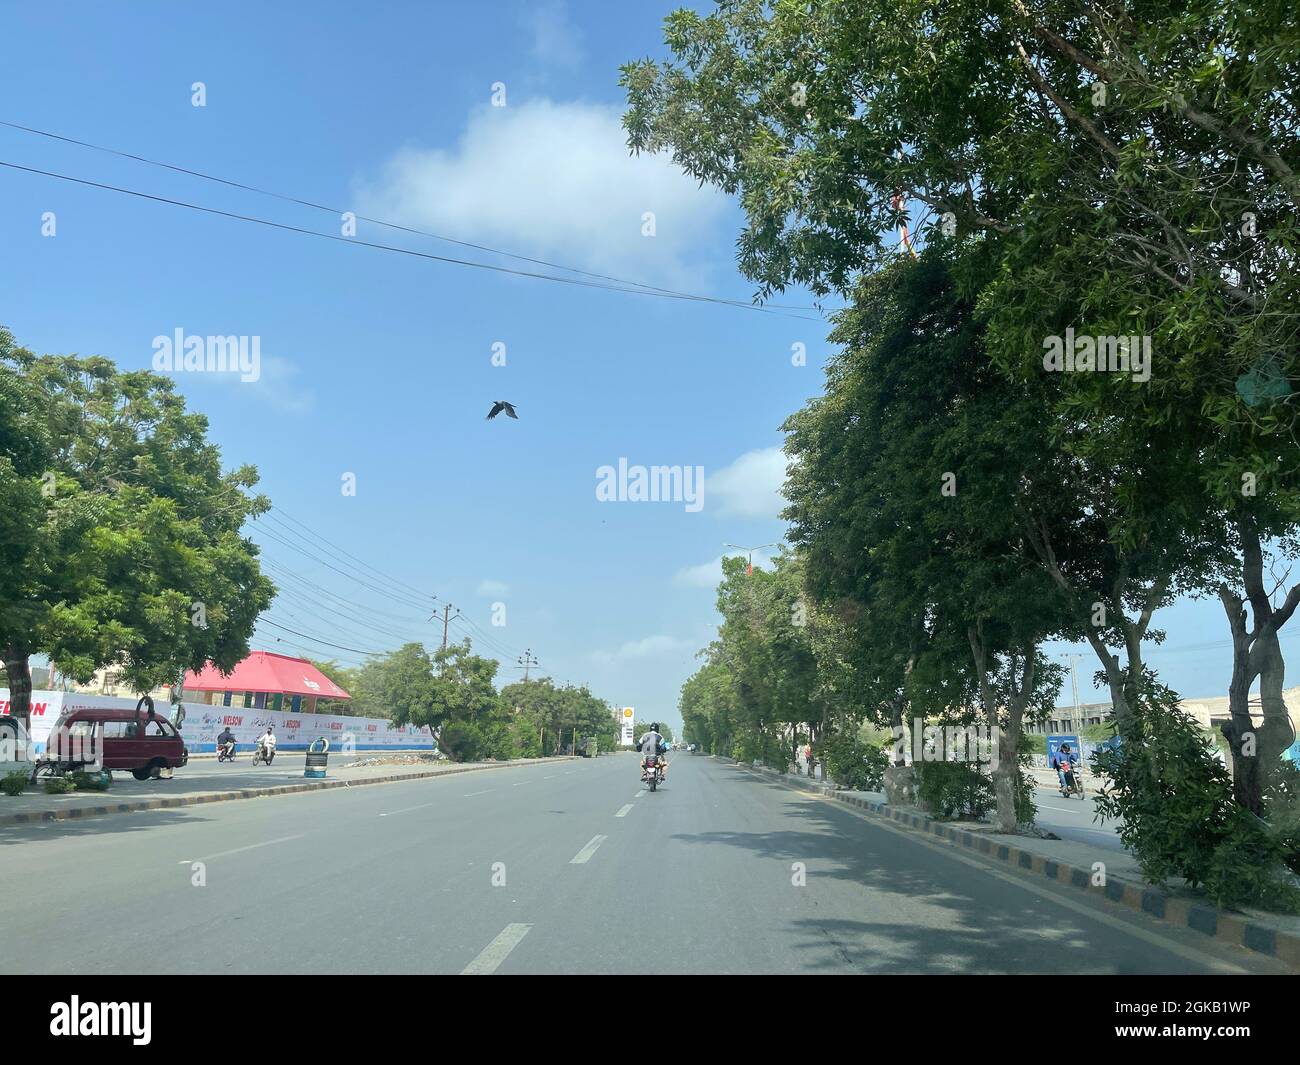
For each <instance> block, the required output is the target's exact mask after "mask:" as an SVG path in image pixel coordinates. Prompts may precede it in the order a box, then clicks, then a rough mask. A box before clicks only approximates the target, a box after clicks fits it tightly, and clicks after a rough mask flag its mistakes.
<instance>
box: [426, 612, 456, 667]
mask: <svg viewBox="0 0 1300 1065" xmlns="http://www.w3.org/2000/svg"><path fill="white" fill-rule="evenodd" d="M451 611H452V604H451V603H447V604H446V605H445V606H444V607H443V608H442V649H443V650H444V651H445V650H447V626H448V625H450V624H451ZM437 616H438V614H437V612H436V611H435V612H434V614H433V616H432V617H430V618H429V620H430V621H432V620H433V619H434V618H436V617H437ZM456 616H457V617H460V611H459V610H457V611H456ZM442 668H443V670H446V668H447V664H446V663H445V662H444V663H443V666H442Z"/></svg>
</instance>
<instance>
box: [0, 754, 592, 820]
mask: <svg viewBox="0 0 1300 1065" xmlns="http://www.w3.org/2000/svg"><path fill="white" fill-rule="evenodd" d="M573 760H574V759H573V758H572V757H570V756H567V755H566V756H563V757H560V758H535V759H529V760H528V761H518V762H498V763H497V764H495V765H491V764H489V765H467V766H458V767H456V768H453V769H435V770H430V771H428V772H421V773H392V774H386V775H384V776H381V777H366V778H364V779H361V780H338V779H333V780H316V781H312V782H310V783H303V784H276V785H272V786H270V787H263V788H239V789H237V790H235V791H203V792H198V793H197V794H194V795H175V796H171V797H168V798H157V799H134V800H132V801H130V802H118V803H107V804H100V805H97V806H70V807H68V808H66V809H62V810H32V811H28V812H25V813H12V814H0V828H3V827H5V826H8V825H40V824H48V823H50V822H52V821H77V820H84V819H85V818H88V817H104V816H106V815H108V814H134V813H142V812H145V811H149V810H170V809H174V808H176V807H178V806H197V805H199V804H200V803H205V802H230V801H232V800H234V799H261V798H264V797H266V796H268V795H295V794H298V793H299V792H306V791H324V790H325V789H327V788H358V787H361V786H362V785H364V784H393V783H396V782H397V781H400V780H429V779H431V778H433V777H451V776H456V775H457V774H459V773H475V772H480V771H482V770H485V769H515V768H518V767H520V766H528V765H544V764H546V763H548V762H570V761H573Z"/></svg>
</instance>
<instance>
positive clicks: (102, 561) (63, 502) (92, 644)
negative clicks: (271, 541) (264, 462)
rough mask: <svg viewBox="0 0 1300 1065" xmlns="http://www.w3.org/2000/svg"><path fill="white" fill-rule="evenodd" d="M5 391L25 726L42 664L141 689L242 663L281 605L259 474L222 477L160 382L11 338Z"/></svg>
mask: <svg viewBox="0 0 1300 1065" xmlns="http://www.w3.org/2000/svg"><path fill="white" fill-rule="evenodd" d="M0 382H3V383H0V395H2V396H3V397H4V398H5V400H6V402H5V403H4V404H3V406H4V408H5V411H6V413H5V414H4V415H0V447H3V449H4V453H3V454H2V455H0V499H3V500H4V501H6V502H8V503H9V504H11V505H12V507H13V510H12V512H11V513H7V514H6V518H5V520H6V521H7V522H16V523H18V524H17V525H15V527H14V528H13V536H12V537H10V536H6V537H5V540H4V542H5V548H4V551H5V562H6V565H5V566H4V567H3V569H4V575H3V576H2V577H0V650H3V654H4V660H5V669H6V673H7V675H8V678H9V683H10V687H11V700H12V704H13V705H12V712H13V714H14V715H15V716H16V717H19V718H22V719H23V721H24V724H26V722H27V718H28V715H29V702H30V692H31V673H30V658H31V656H32V655H33V654H45V655H48V656H49V657H50V658H51V659H52V660H53V661H56V662H57V663H58V665H59V668H60V670H61V671H62V672H64V673H67V674H70V675H71V676H74V677H76V678H77V679H79V680H82V681H87V680H89V679H90V677H91V675H92V674H93V672H94V671H95V670H96V669H97V668H99V667H101V666H104V665H108V664H110V663H116V664H118V665H120V666H121V668H122V671H123V675H124V677H125V678H126V680H127V681H128V682H129V683H131V684H133V685H134V686H135V687H136V688H137V689H139V690H142V691H143V690H148V689H150V688H152V687H155V686H157V685H161V684H168V683H174V682H176V681H177V680H178V678H179V676H180V674H181V673H182V672H183V671H184V670H187V669H193V670H198V669H201V668H202V667H203V665H204V664H205V662H207V661H212V662H214V663H215V664H216V665H217V666H218V668H221V669H225V670H229V669H231V668H233V667H234V665H235V664H236V663H237V662H239V661H240V660H241V659H243V658H245V657H246V656H247V654H248V649H249V648H248V640H249V637H250V635H251V633H252V630H253V626H254V623H255V621H256V618H257V616H258V615H259V614H260V613H261V612H262V611H263V610H265V609H266V608H267V607H268V606H269V605H270V602H271V598H272V595H273V594H274V586H273V585H272V584H271V582H270V581H269V580H268V579H267V578H266V577H264V576H263V575H262V573H261V571H260V569H259V567H258V563H257V548H256V547H255V545H253V544H252V542H251V541H249V540H248V539H246V538H244V537H242V536H241V535H240V529H241V527H242V526H243V524H244V522H245V520H246V519H248V518H249V517H251V516H253V515H255V514H258V513H261V512H262V511H263V510H265V509H266V507H267V506H268V505H269V504H268V503H267V501H266V499H265V498H264V497H261V496H254V495H250V494H248V490H249V489H251V488H252V487H253V486H254V485H255V484H256V483H257V474H256V471H255V470H254V469H253V468H252V467H251V466H245V467H241V468H240V469H237V470H234V471H231V472H228V473H223V472H222V470H221V462H220V452H219V451H218V449H217V447H216V446H215V445H213V444H211V443H209V442H208V440H207V420H206V419H205V418H204V417H203V416H202V415H199V414H194V413H192V412H189V411H187V410H186V409H185V403H184V400H183V399H182V398H181V397H180V396H178V395H176V394H175V392H174V390H173V385H172V382H171V381H170V380H168V379H166V378H162V377H159V376H157V375H155V374H152V373H148V372H143V371H137V372H122V371H119V370H118V369H117V368H116V367H115V366H114V365H113V363H112V362H110V361H109V360H107V359H103V358H89V359H80V358H74V357H68V356H58V357H56V356H44V357H37V356H35V355H33V354H32V353H31V352H29V351H26V350H25V349H22V348H19V347H17V346H16V345H15V344H14V342H13V338H12V336H11V335H10V334H9V333H7V332H3V331H0ZM5 509H6V511H8V510H9V508H8V507H6V508H5ZM11 515H12V516H11Z"/></svg>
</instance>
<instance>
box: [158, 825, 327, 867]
mask: <svg viewBox="0 0 1300 1065" xmlns="http://www.w3.org/2000/svg"><path fill="white" fill-rule="evenodd" d="M304 835H306V833H305V832H299V833H298V834H297V835H296V836H281V837H280V838H279V839H268V840H267V841H266V842H265V843H250V844H249V845H248V846H247V847H236V848H235V849H234V850H229V851H218V852H217V853H216V854H207V855H204V856H203V857H202V858H182V859H181V860H180V861H179V862H177V863H176V864H177V865H189V863H190V862H210V861H212V859H213V858H224V857H225V856H226V855H227V854H239V853H240V852H241V851H255V850H257V848H258V847H270V846H273V845H274V844H276V843H288V842H289V840H291V839H302V837H303V836H304Z"/></svg>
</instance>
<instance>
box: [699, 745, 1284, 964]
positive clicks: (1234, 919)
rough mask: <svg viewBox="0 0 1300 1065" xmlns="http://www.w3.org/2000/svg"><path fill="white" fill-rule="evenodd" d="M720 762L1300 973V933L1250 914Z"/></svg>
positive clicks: (830, 790) (924, 817)
mask: <svg viewBox="0 0 1300 1065" xmlns="http://www.w3.org/2000/svg"><path fill="white" fill-rule="evenodd" d="M714 757H717V758H718V760H719V761H724V762H730V763H731V764H733V765H737V766H739V767H740V768H741V769H745V770H747V771H749V772H751V773H755V774H757V775H759V776H764V777H768V778H770V779H772V780H774V781H776V782H777V783H779V784H783V785H785V786H786V787H797V788H801V789H802V790H805V791H808V790H812V791H817V792H820V793H821V794H824V795H826V796H828V797H829V798H832V799H834V800H835V801H836V802H842V803H845V804H847V805H849V806H855V807H858V808H859V809H862V810H865V811H867V812H868V813H870V814H873V815H874V816H876V817H881V818H885V819H887V820H890V821H894V822H897V823H898V824H900V825H902V826H904V827H906V828H908V829H912V830H915V831H917V832H918V833H922V834H925V835H930V836H934V837H937V838H938V839H941V840H944V841H945V842H948V843H951V844H953V845H954V846H959V847H964V848H966V849H967V850H973V851H978V852H979V853H980V854H983V855H985V856H986V857H989V858H995V859H997V860H998V861H1000V862H1004V863H1005V864H1007V865H1008V866H1010V867H1011V868H1013V869H1015V870H1016V871H1017V872H1023V873H1028V874H1029V875H1030V876H1041V877H1044V878H1045V879H1047V880H1053V881H1055V882H1056V883H1058V884H1067V885H1069V886H1070V887H1073V888H1078V889H1079V890H1081V891H1086V892H1089V893H1090V894H1093V895H1097V896H1100V897H1102V898H1104V899H1106V900H1107V901H1108V902H1114V903H1118V904H1120V905H1122V906H1127V907H1128V908H1129V909H1131V910H1141V911H1142V912H1143V913H1145V914H1146V915H1147V916H1149V917H1154V918H1155V919H1156V920H1159V921H1166V922H1168V923H1169V924H1173V925H1176V926H1178V927H1180V928H1190V929H1191V930H1192V931H1194V932H1200V933H1201V934H1202V935H1205V936H1209V937H1210V938H1211V939H1216V940H1218V941H1219V942H1221V943H1231V944H1232V945H1234V946H1238V947H1244V948H1245V949H1246V950H1250V951H1254V952H1255V953H1257V954H1263V955H1265V956H1267V957H1270V958H1275V959H1276V960H1278V961H1280V962H1281V963H1282V964H1283V965H1286V966H1287V967H1289V968H1292V969H1296V970H1298V971H1300V935H1295V934H1293V933H1291V932H1286V931H1283V930H1280V929H1277V928H1270V927H1269V926H1268V925H1264V924H1260V923H1258V922H1257V921H1254V920H1252V919H1251V918H1250V917H1249V916H1247V915H1246V914H1241V913H1233V912H1231V911H1229V910H1221V909H1219V908H1217V907H1215V906H1212V905H1209V904H1208V903H1198V902H1195V901H1194V900H1192V899H1177V898H1173V897H1172V896H1170V895H1167V894H1166V893H1165V892H1163V891H1161V890H1160V889H1158V888H1154V887H1151V886H1150V885H1148V884H1142V883H1134V882H1133V881H1131V880H1124V879H1122V878H1120V877H1116V876H1110V875H1107V876H1106V883H1105V884H1104V885H1097V884H1094V883H1093V882H1092V877H1093V873H1092V870H1091V869H1090V868H1088V869H1080V868H1078V867H1077V866H1073V865H1068V864H1066V863H1065V862H1058V861H1054V860H1053V859H1051V858H1045V857H1044V856H1043V855H1041V854H1036V853H1034V852H1033V851H1027V850H1022V849H1021V848H1019V847H1013V846H1011V845H1009V844H1006V843H997V842H994V841H993V840H991V839H989V837H988V836H987V835H985V834H984V833H982V832H968V831H966V830H965V829H962V828H958V827H956V826H955V825H951V824H949V823H947V822H944V821H936V820H935V819H934V818H932V817H930V816H929V815H928V814H923V813H919V812H915V813H914V812H912V811H909V810H900V809H896V808H894V807H891V806H887V805H886V804H885V803H882V802H871V801H869V800H866V799H860V798H858V797H856V796H854V795H850V794H848V793H846V792H840V791H835V790H834V789H833V788H831V787H829V786H826V785H820V786H818V785H812V786H809V784H807V783H800V782H799V781H798V779H797V778H796V779H795V780H786V779H784V778H785V776H786V774H782V773H777V772H775V771H774V770H771V769H761V770H755V769H754V768H753V767H752V766H748V765H745V764H744V763H743V762H737V761H734V760H733V759H730V758H722V757H720V756H717V755H715V756H714Z"/></svg>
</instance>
